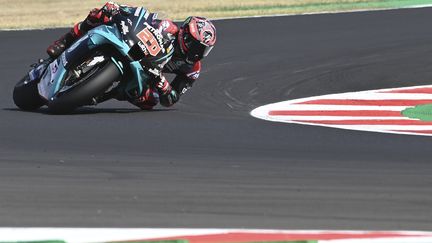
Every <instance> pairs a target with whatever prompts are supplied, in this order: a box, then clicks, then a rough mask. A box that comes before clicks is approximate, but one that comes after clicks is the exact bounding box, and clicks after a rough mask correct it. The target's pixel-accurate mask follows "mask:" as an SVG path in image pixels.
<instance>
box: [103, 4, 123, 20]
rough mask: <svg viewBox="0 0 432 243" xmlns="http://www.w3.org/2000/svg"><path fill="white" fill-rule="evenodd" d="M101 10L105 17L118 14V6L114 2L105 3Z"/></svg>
mask: <svg viewBox="0 0 432 243" xmlns="http://www.w3.org/2000/svg"><path fill="white" fill-rule="evenodd" d="M101 10H102V12H103V13H104V14H106V15H107V16H109V17H112V16H114V15H116V14H117V13H118V12H119V10H120V6H119V5H118V4H117V3H115V2H107V3H105V5H104V6H103V7H102V9H101Z"/></svg>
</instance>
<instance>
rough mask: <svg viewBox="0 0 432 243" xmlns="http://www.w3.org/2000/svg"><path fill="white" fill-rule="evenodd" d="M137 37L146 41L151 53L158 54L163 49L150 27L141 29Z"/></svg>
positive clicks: (145, 43)
mask: <svg viewBox="0 0 432 243" xmlns="http://www.w3.org/2000/svg"><path fill="white" fill-rule="evenodd" d="M137 37H138V39H140V40H141V41H142V42H143V43H144V45H145V46H146V48H147V50H148V52H149V54H150V55H152V56H156V55H157V54H159V52H160V51H161V50H162V48H161V47H160V45H159V42H158V41H157V39H156V37H155V36H154V35H153V34H152V33H151V32H150V30H149V29H148V28H145V29H143V30H141V31H140V32H139V33H138V34H137Z"/></svg>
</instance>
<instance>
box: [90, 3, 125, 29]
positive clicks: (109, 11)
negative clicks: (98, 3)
mask: <svg viewBox="0 0 432 243" xmlns="http://www.w3.org/2000/svg"><path fill="white" fill-rule="evenodd" d="M119 9H120V6H119V5H118V4H116V3H113V2H107V3H105V5H104V6H103V7H102V8H100V9H99V8H94V9H92V10H91V11H90V13H89V14H88V16H87V18H86V21H85V22H86V23H87V24H88V25H90V26H92V27H95V26H97V25H100V24H105V23H108V22H109V21H110V20H111V17H112V16H114V15H116V14H117V13H118V12H119Z"/></svg>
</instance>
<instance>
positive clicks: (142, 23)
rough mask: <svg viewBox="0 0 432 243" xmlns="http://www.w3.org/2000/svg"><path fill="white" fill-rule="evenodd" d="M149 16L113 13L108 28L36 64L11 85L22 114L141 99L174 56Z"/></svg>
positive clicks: (170, 47) (97, 29)
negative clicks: (40, 110) (110, 100)
mask: <svg viewBox="0 0 432 243" xmlns="http://www.w3.org/2000/svg"><path fill="white" fill-rule="evenodd" d="M155 17H156V16H154V15H153V14H150V13H149V12H148V11H147V10H146V9H144V8H142V9H141V10H137V11H136V12H135V14H130V15H128V16H124V15H120V14H118V15H116V16H114V17H113V19H112V22H113V24H112V25H101V26H99V27H96V28H94V29H92V30H90V31H89V32H88V33H87V34H85V35H83V36H82V37H81V38H80V39H78V40H77V41H76V42H75V43H74V44H73V45H72V46H70V47H69V48H68V49H66V50H65V51H64V52H63V53H62V54H61V55H60V56H59V57H58V58H57V59H51V58H48V59H45V60H42V59H41V60H40V61H39V62H38V63H36V64H33V65H32V68H31V70H30V71H29V73H28V74H27V75H26V76H25V77H24V78H23V79H22V80H20V81H19V82H18V83H17V84H16V86H15V88H14V91H13V100H14V102H15V104H16V105H17V106H18V107H19V108H20V109H22V110H27V111H31V110H36V109H38V108H40V107H42V106H44V105H46V106H48V111H49V112H51V113H68V112H71V111H73V110H74V109H76V108H78V107H80V106H85V105H95V104H97V103H101V102H103V101H106V100H108V99H111V98H118V97H119V96H123V99H128V98H132V97H136V96H137V94H142V92H143V91H144V90H146V89H147V88H148V87H149V85H150V80H152V75H156V76H157V75H159V70H160V68H161V67H162V66H163V64H164V63H166V62H167V61H168V60H169V59H170V57H171V56H172V54H173V53H174V47H173V45H172V40H170V39H169V38H165V36H163V35H162V34H161V32H160V31H159V30H157V29H155V28H154V27H153V26H151V23H152V21H153V19H154V18H155ZM153 77H154V76H153ZM118 99H119V98H118Z"/></svg>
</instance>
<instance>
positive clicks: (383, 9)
mask: <svg viewBox="0 0 432 243" xmlns="http://www.w3.org/2000/svg"><path fill="white" fill-rule="evenodd" d="M429 7H432V4H423V5H414V6H407V7H402V8H381V9H359V10H348V11H323V12H311V13H301V14H273V15H252V16H241V17H225V18H210V19H211V20H212V21H223V20H235V19H255V18H274V17H289V16H302V15H319V14H342V13H363V12H378V11H391V10H398V9H418V8H429ZM174 21H177V22H180V21H183V19H176V20H174ZM62 28H70V26H69V25H68V26H59V27H47V28H24V29H0V32H1V31H27V30H49V29H62Z"/></svg>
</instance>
